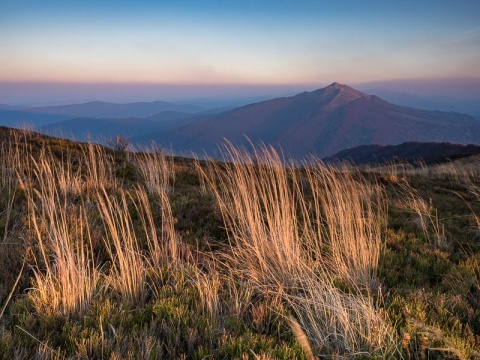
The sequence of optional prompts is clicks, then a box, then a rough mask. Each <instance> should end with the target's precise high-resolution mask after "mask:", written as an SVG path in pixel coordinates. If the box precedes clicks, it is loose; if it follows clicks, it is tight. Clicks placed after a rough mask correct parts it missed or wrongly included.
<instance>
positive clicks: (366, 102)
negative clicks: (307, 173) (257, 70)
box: [0, 83, 480, 159]
mask: <svg viewBox="0 0 480 360" xmlns="http://www.w3.org/2000/svg"><path fill="white" fill-rule="evenodd" d="M22 123H30V124H33V126H34V129H36V130H37V131H40V132H43V133H45V134H49V135H53V136H59V137H68V138H73V139H77V140H86V139H88V138H91V139H92V140H94V141H98V140H100V139H102V138H109V137H112V136H114V135H118V134H120V135H125V136H129V137H131V140H132V142H133V143H137V144H140V145H148V144H151V142H152V141H155V142H157V143H158V144H159V145H160V146H164V147H166V148H169V149H170V148H172V149H173V150H174V152H175V153H177V154H188V155H189V154H191V152H196V153H197V154H203V153H204V152H205V153H206V154H207V155H212V156H217V155H218V145H219V144H221V143H223V142H224V139H228V140H230V141H232V142H233V143H236V144H239V145H247V146H248V144H249V141H251V142H253V143H254V144H258V143H265V144H271V145H273V146H275V147H277V148H279V149H282V151H283V152H284V154H285V155H286V156H287V157H292V158H293V159H301V158H304V157H306V156H308V155H310V154H315V155H316V156H319V157H328V156H331V155H333V154H336V153H337V152H339V151H341V150H345V149H348V148H355V147H357V146H361V145H372V144H376V145H396V144H401V143H404V142H411V141H417V142H451V143H458V144H469V143H472V144H479V143H480V120H477V119H475V118H473V117H472V116H469V115H466V114H461V113H456V112H442V111H429V110H420V109H416V108H412V107H405V106H399V105H394V104H392V103H389V102H387V101H385V100H382V99H381V98H379V97H377V96H375V95H367V94H365V93H363V92H360V91H358V90H355V89H353V88H351V87H349V86H346V85H341V84H338V83H333V84H331V85H329V86H327V87H325V88H322V89H318V90H315V91H312V92H303V93H300V94H297V95H294V96H288V97H281V98H275V99H271V100H266V101H260V102H257V103H254V104H250V105H245V106H241V107H237V108H233V109H232V108H222V109H209V110H206V109H204V108H202V107H199V106H195V105H189V104H172V103H168V102H163V101H156V102H151V103H131V104H112V103H105V102H90V103H85V104H78V105H63V106H46V107H34V108H22V109H20V110H18V109H11V108H9V107H5V108H2V107H0V125H4V126H10V127H16V126H18V124H22ZM247 138H248V140H247ZM360 150H361V149H360ZM360 150H358V151H360Z"/></svg>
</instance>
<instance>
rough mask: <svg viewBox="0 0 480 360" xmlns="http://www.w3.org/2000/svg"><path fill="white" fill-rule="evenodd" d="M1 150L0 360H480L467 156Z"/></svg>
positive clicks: (477, 249)
mask: <svg viewBox="0 0 480 360" xmlns="http://www.w3.org/2000/svg"><path fill="white" fill-rule="evenodd" d="M0 151H1V160H0V189H1V196H0V202H1V209H2V213H1V214H0V237H1V243H0V261H1V263H2V266H1V267H0V279H1V283H0V358H5V359H15V358H18V359H23V358H37V359H51V358H53V359H57V358H58V359H63V358H109V359H110V358H113V359H128V358H132V359H136V358H152V359H156V358H194V359H204V358H215V359H222V358H238V359H244V358H245V359H247V358H252V359H269V358H275V359H276V358H280V359H293V358H299V359H311V358H316V357H318V358H324V357H326V358H405V359H408V358H414V359H415V358H419V359H422V358H458V359H473V358H478V357H480V352H479V351H480V350H479V348H480V285H479V280H480V241H479V234H480V203H479V200H480V173H479V172H478V171H479V170H480V162H476V160H475V158H470V159H468V160H465V159H464V160H462V161H458V162H455V163H450V164H444V165H439V166H432V167H422V168H409V167H407V166H399V165H392V166H386V167H379V168H362V169H360V168H352V167H337V168H332V167H325V166H323V165H322V164H321V163H320V162H319V161H316V160H314V159H312V160H310V161H308V162H306V163H305V164H303V166H293V165H291V166H289V165H285V164H284V161H283V160H282V159H281V158H280V157H279V155H278V154H277V153H276V152H275V151H274V150H273V149H269V148H259V149H257V150H256V152H254V153H253V154H252V153H249V152H246V151H243V150H241V149H236V148H235V147H233V146H230V145H227V146H226V148H225V151H224V154H225V160H227V161H225V162H201V161H193V160H188V159H182V158H175V159H174V158H171V157H168V156H165V155H164V154H163V153H162V152H161V151H158V150H157V149H155V148H152V149H150V151H148V152H137V153H128V152H124V151H111V150H108V149H105V148H102V147H100V146H97V145H93V144H78V143H73V142H67V141H63V140H55V139H47V138H45V137H41V136H39V135H36V134H33V133H27V132H19V131H17V132H13V131H12V132H10V131H4V132H3V133H2V147H1V149H0Z"/></svg>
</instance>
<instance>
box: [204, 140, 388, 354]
mask: <svg viewBox="0 0 480 360" xmlns="http://www.w3.org/2000/svg"><path fill="white" fill-rule="evenodd" d="M225 157H226V159H228V160H233V161H231V162H227V163H223V164H220V163H214V162H210V163H209V164H208V168H207V169H206V170H203V169H202V168H201V167H200V166H198V169H199V171H200V173H201V175H202V176H203V181H204V182H205V184H206V185H208V186H209V187H210V189H211V191H212V192H213V194H214V195H215V198H216V199H217V202H218V204H219V207H220V211H221V214H222V217H223V219H224V223H225V226H226V228H227V230H228V233H229V235H230V245H231V248H230V253H229V254H227V255H226V256H225V261H224V263H225V264H226V267H227V270H228V271H229V273H230V274H231V276H232V277H233V278H236V279H246V281H247V283H248V284H251V286H254V288H255V289H256V290H257V291H260V292H261V293H263V294H269V293H277V294H279V296H281V298H282V299H283V300H284V302H285V303H287V304H289V305H290V307H291V309H292V312H293V313H294V314H295V315H296V318H297V321H298V323H299V324H300V326H301V328H302V329H303V330H304V331H305V333H306V334H307V336H308V339H309V341H310V343H311V344H313V345H314V347H315V349H316V350H317V351H320V350H322V351H324V350H327V351H330V352H331V353H339V354H344V355H355V354H357V353H359V352H366V353H369V354H374V353H377V354H386V353H387V351H389V350H390V346H391V343H392V342H391V339H390V333H391V330H392V328H391V326H390V324H389V323H388V320H387V319H386V318H385V315H384V314H383V313H382V312H380V311H379V310H378V308H377V307H376V304H375V303H374V300H373V298H374V297H373V293H372V291H373V290H372V287H373V286H374V285H375V284H376V277H375V276H376V269H377V266H378V258H379V254H380V251H381V246H382V242H381V234H382V231H383V228H384V226H385V221H384V212H383V209H384V208H383V204H384V202H383V200H382V192H381V190H380V188H379V186H378V185H377V184H370V183H368V182H367V181H366V180H365V179H363V178H362V177H360V175H359V174H351V173H349V172H346V171H338V170H334V169H328V168H325V167H324V166H322V165H321V164H320V163H319V162H313V163H310V164H308V165H309V166H307V167H305V169H304V176H302V175H301V174H299V172H298V169H296V168H294V167H293V166H288V165H285V164H284V162H283V161H282V159H281V157H280V156H279V155H278V153H277V152H276V151H275V150H274V149H273V148H267V147H263V148H261V149H255V150H254V152H253V155H252V154H250V153H249V152H247V151H243V150H241V149H237V148H235V147H234V146H232V145H229V146H227V147H226V152H225ZM308 194H310V195H308ZM339 282H340V286H338V285H339ZM345 287H346V289H344V288H345Z"/></svg>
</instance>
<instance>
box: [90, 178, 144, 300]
mask: <svg viewBox="0 0 480 360" xmlns="http://www.w3.org/2000/svg"><path fill="white" fill-rule="evenodd" d="M96 200H97V202H98V208H99V212H100V218H101V219H102V223H103V226H104V229H105V234H106V235H105V236H104V245H105V249H106V250H107V253H108V256H109V257H110V260H111V264H110V269H109V276H108V278H107V279H108V282H109V285H110V286H112V287H113V288H114V289H115V290H116V291H118V292H119V293H120V294H122V296H123V297H125V298H126V299H127V300H129V301H130V302H132V303H141V302H143V300H144V297H145V295H146V284H145V280H146V268H145V261H144V257H143V256H142V254H141V252H140V248H139V245H138V239H137V236H136V233H135V231H134V227H133V223H132V219H131V216H130V212H129V208H128V203H127V194H126V193H125V192H124V191H121V192H120V194H119V198H118V199H117V197H115V196H109V195H108V193H107V191H106V190H105V188H104V186H103V185H102V184H100V186H99V190H98V192H97V194H96Z"/></svg>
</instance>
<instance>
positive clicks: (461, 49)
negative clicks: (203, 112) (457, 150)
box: [0, 0, 480, 101]
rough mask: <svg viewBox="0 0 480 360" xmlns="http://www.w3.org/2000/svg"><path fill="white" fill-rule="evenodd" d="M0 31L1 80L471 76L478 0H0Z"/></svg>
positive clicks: (285, 81)
mask: <svg viewBox="0 0 480 360" xmlns="http://www.w3.org/2000/svg"><path fill="white" fill-rule="evenodd" d="M0 34H1V35H0V69H2V71H1V72H0V82H2V83H24V84H26V83H68V84H72V83H73V84H75V83H82V84H95V83H102V84H105V83H116V84H132V83H133V84H137V85H138V84H148V85H152V84H161V85H165V84H182V85H183V86H185V87H188V86H190V85H194V86H197V87H198V85H204V86H207V85H213V84H215V85H223V86H233V87H235V86H237V87H238V86H245V85H250V86H257V87H258V86H260V87H261V86H265V87H271V86H277V87H282V86H283V87H284V88H285V89H287V88H292V87H299V88H300V87H303V88H312V87H313V88H315V87H318V86H321V85H325V84H328V83H331V82H333V81H339V82H342V83H347V84H351V85H356V84H362V83H380V82H382V81H390V82H391V81H393V80H403V81H404V80H412V81H418V80H424V81H426V82H428V81H434V80H438V79H468V80H471V79H480V66H479V65H478V64H479V63H480V1H478V0H476V1H461V0H460V1H453V0H452V1H442V0H435V1H433V0H432V1H427V0H423V1H390V0H384V1H368V0H366V1H359V0H356V1H320V0H317V1H299V0H296V1H293V0H292V1H291V0H288V1H287V0H277V1H269V0H261V1H260V0H257V1H250V0H223V1H209V0H204V1H199V0H197V1H182V0H180V1H173V0H172V1H125V0H124V1H122V0H117V1H73V0H69V1H60V0H58V1H38V0H37V1H29V0H25V1H5V0H0ZM317 85H318V86H317ZM0 95H1V93H0ZM0 101H1V98H0Z"/></svg>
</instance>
